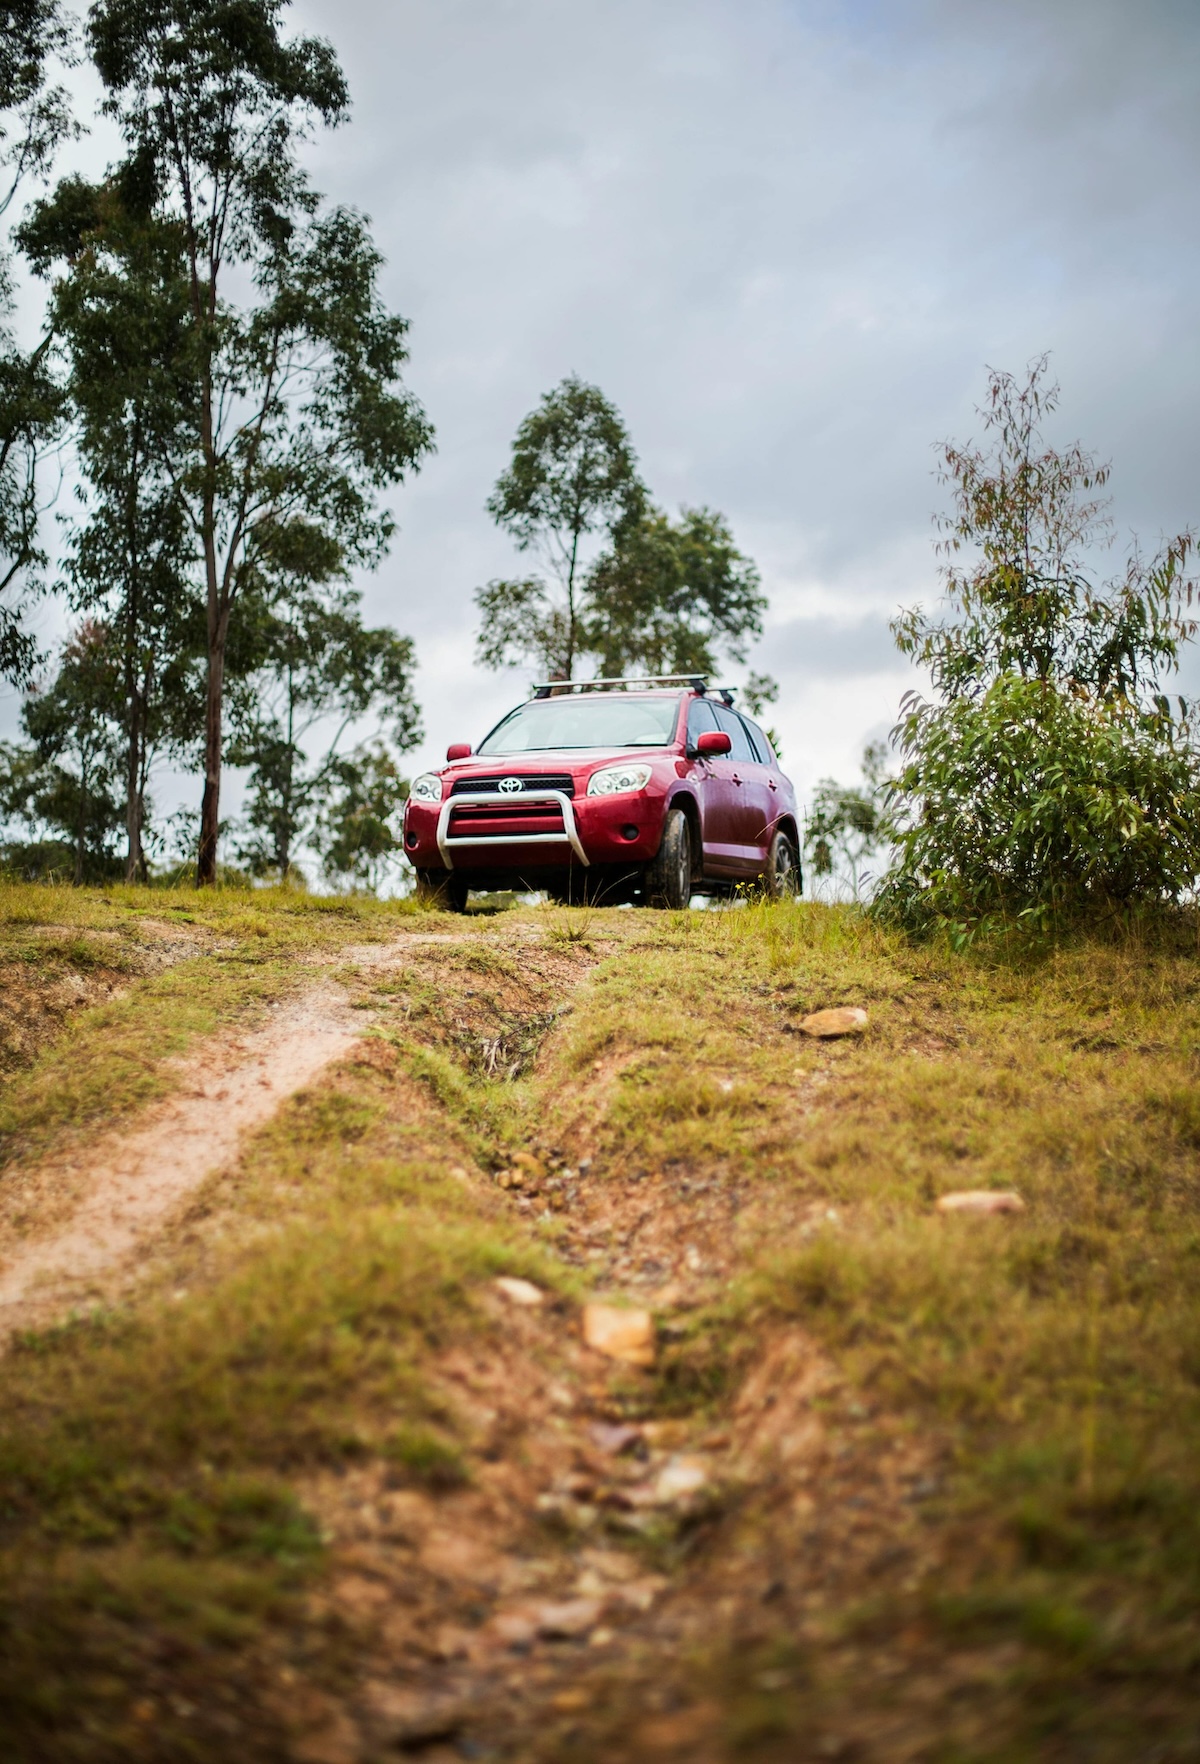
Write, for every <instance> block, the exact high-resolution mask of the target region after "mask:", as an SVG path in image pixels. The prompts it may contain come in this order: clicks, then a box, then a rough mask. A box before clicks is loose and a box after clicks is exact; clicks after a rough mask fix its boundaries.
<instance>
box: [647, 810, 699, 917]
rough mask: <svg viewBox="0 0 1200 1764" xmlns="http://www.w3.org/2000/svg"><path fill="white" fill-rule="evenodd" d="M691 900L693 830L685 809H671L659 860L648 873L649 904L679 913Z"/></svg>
mask: <svg viewBox="0 0 1200 1764" xmlns="http://www.w3.org/2000/svg"><path fill="white" fill-rule="evenodd" d="M691 898H692V830H691V828H690V826H689V825H688V818H687V816H686V815H685V814H684V812H683V810H682V809H668V810H667V818H666V820H665V821H664V822H663V833H662V843H661V844H660V846H659V848H658V856H657V857H656V858H655V860H654V862H653V863H652V864H650V865H649V867H648V868H647V870H646V900H647V902H648V904H649V905H650V906H653V907H667V908H670V909H671V910H672V911H675V912H678V911H680V910H681V909H682V908H683V907H686V906H687V904H688V902H689V900H691Z"/></svg>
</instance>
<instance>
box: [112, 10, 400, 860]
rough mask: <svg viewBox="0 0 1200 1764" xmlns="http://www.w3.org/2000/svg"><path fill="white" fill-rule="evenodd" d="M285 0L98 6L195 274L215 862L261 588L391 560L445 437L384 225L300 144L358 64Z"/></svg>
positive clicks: (209, 796)
mask: <svg viewBox="0 0 1200 1764" xmlns="http://www.w3.org/2000/svg"><path fill="white" fill-rule="evenodd" d="M283 13H284V6H283V4H282V0H244V4H241V5H239V6H237V7H234V8H230V7H229V6H227V5H225V4H223V3H222V0H202V3H200V4H196V3H195V0H186V3H185V0H101V3H100V4H98V5H97V6H96V7H94V8H93V10H92V12H91V14H90V17H89V25H88V33H89V42H90V46H91V49H92V53H93V56H94V59H95V62H96V66H97V69H98V71H99V73H100V77H101V79H102V80H103V82H104V85H105V87H106V89H107V92H108V94H109V96H108V100H107V108H108V110H109V112H110V113H111V114H112V116H113V117H114V118H115V119H116V122H117V124H118V127H119V128H120V130H121V133H122V136H123V138H124V141H125V144H126V149H127V157H126V161H125V164H124V166H123V167H122V169H121V174H120V175H121V178H122V180H123V181H124V182H125V184H126V185H127V186H128V187H131V188H137V189H138V190H139V191H141V192H142V194H143V196H144V199H145V206H146V209H147V211H148V213H149V214H150V215H151V216H152V217H153V219H154V221H155V222H156V224H159V225H162V226H166V227H174V228H176V229H177V230H178V235H179V241H180V252H181V256H182V259H183V265H184V278H185V282H186V286H187V303H186V323H185V328H184V338H183V350H182V354H181V360H182V362H183V365H184V370H185V378H184V383H183V386H182V389H181V393H180V396H181V399H182V400H183V404H184V409H185V422H184V430H185V437H186V439H185V441H184V443H183V444H182V445H181V446H180V447H179V448H178V450H177V451H175V452H173V454H172V455H171V459H170V478H171V482H172V484H173V486H174V487H175V489H176V490H177V491H178V493H179V495H180V496H181V497H182V498H183V501H184V505H185V508H186V511H187V517H188V520H189V523H190V525H191V527H192V529H193V531H194V533H195V535H196V542H197V548H198V552H199V554H200V558H201V562H202V570H203V580H204V597H205V603H206V693H205V749H204V751H205V759H204V765H205V786H204V796H203V802H202V809H201V827H200V851H199V876H200V879H201V880H202V881H204V882H210V881H212V880H214V879H215V875H216V862H217V840H218V833H219V799H220V779H221V766H222V759H223V741H224V693H225V673H226V666H227V659H228V650H229V646H230V643H231V632H232V631H233V628H234V627H236V626H237V625H239V624H240V623H241V620H242V613H243V608H244V607H245V606H246V605H247V604H248V603H249V602H250V601H251V600H252V599H253V598H254V595H255V593H256V592H261V590H262V588H263V586H264V584H265V583H270V582H276V581H278V580H279V579H280V578H281V576H283V575H286V574H287V573H288V572H289V569H290V568H291V567H293V566H294V561H295V560H296V559H297V558H303V557H305V556H307V555H309V554H310V553H313V552H315V553H316V554H317V555H318V556H319V557H320V558H321V559H322V569H321V572H320V574H321V576H322V577H323V578H324V579H329V577H330V576H332V575H333V574H335V573H336V572H337V571H338V570H340V569H345V568H348V567H350V566H352V565H354V564H360V565H362V564H365V565H370V564H373V563H375V562H376V561H377V560H378V559H379V558H380V556H382V554H383V552H384V551H385V550H386V547H387V544H388V541H389V538H390V536H391V532H392V526H393V523H392V519H391V516H390V515H389V514H388V512H387V510H386V509H385V508H382V507H381V506H380V502H379V498H380V497H381V495H382V494H383V493H384V492H386V491H387V490H388V489H389V488H390V487H391V486H392V485H394V484H395V483H397V482H399V481H400V480H401V479H402V478H403V477H404V475H405V474H406V472H407V471H409V470H410V469H411V468H412V467H414V466H415V465H416V464H417V463H418V462H419V461H420V459H421V458H422V457H423V456H424V455H425V454H426V453H427V452H428V450H429V448H430V445H431V431H430V428H429V424H428V423H427V421H426V419H425V416H424V413H423V411H422V410H421V408H420V406H419V404H418V403H417V401H416V400H415V399H414V398H413V397H412V396H411V395H410V394H409V393H408V392H406V391H405V390H404V389H403V387H402V385H401V383H400V373H401V369H402V367H403V364H404V362H405V361H406V360H407V349H406V342H405V339H406V333H407V324H406V322H405V321H404V320H403V319H401V318H399V317H397V316H395V315H393V314H390V313H388V312H387V311H386V309H385V308H384V306H383V304H382V302H381V300H380V297H379V292H378V279H379V271H380V267H381V259H380V257H379V253H378V251H377V250H376V248H375V246H374V244H373V242H372V240H371V237H370V234H369V231H368V228H367V223H366V221H365V220H364V218H363V217H362V216H361V215H359V214H356V213H353V212H352V211H350V210H347V209H340V208H335V209H330V210H327V211H324V212H321V210H320V200H319V198H318V196H317V194H316V192H315V191H314V190H313V189H312V188H311V186H310V184H309V182H308V180H307V178H306V177H305V175H304V173H303V171H302V169H301V167H300V164H299V157H298V156H299V150H300V146H301V143H302V142H303V140H304V138H305V136H306V135H307V133H308V132H309V130H310V129H311V127H312V125H313V124H314V123H315V122H318V121H320V122H323V123H324V124H326V125H327V126H335V125H336V124H337V123H339V122H340V121H342V120H343V119H344V117H345V114H346V109H347V102H348V100H347V94H346V87H345V81H344V79H343V76H342V73H341V70H340V68H339V67H338V65H337V62H336V60H335V58H334V55H333V51H332V50H331V48H330V47H329V45H328V44H327V43H325V42H323V41H320V40H318V39H316V38H311V37H298V38H293V39H285V38H284V36H283V35H282V33H281V23H282V18H283ZM248 289H250V290H252V292H251V293H249V294H247V292H246V291H247V290H248ZM234 640H235V639H234Z"/></svg>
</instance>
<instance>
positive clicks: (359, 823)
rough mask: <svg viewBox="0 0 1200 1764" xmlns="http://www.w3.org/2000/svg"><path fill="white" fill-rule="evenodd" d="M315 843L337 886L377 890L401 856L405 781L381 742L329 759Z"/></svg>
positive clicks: (325, 868)
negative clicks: (401, 817) (401, 822)
mask: <svg viewBox="0 0 1200 1764" xmlns="http://www.w3.org/2000/svg"><path fill="white" fill-rule="evenodd" d="M324 784H325V790H324V794H323V796H322V799H321V806H320V810H319V813H318V816H317V826H316V833H315V837H314V843H315V844H316V847H317V850H318V851H319V852H320V854H321V862H322V865H323V867H324V870H325V874H326V875H327V876H328V877H329V878H330V879H331V880H332V881H334V882H337V883H339V884H341V885H343V886H344V885H346V884H350V885H351V886H359V887H365V888H369V889H376V888H378V887H379V885H380V883H381V882H382V880H383V878H384V876H385V875H386V874H387V872H388V870H389V869H390V868H392V867H394V866H395V864H396V863H397V861H398V859H399V857H400V854H401V838H400V831H399V827H400V816H401V814H402V813H403V810H404V804H405V802H406V801H407V800H408V782H407V780H406V779H405V778H402V777H401V775H400V771H399V768H398V767H397V765H396V762H395V760H394V758H393V757H392V755H391V754H390V753H389V752H388V750H387V748H386V747H385V746H384V744H383V743H382V742H371V743H366V744H365V745H363V746H361V747H358V748H356V749H355V750H354V751H353V753H349V754H345V755H344V756H342V757H340V758H338V759H335V760H332V761H331V762H330V763H329V766H328V768H327V771H326V777H325V780H324Z"/></svg>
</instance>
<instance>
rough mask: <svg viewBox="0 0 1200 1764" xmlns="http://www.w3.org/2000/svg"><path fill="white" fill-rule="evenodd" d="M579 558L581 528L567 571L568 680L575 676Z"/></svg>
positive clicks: (575, 538) (572, 542) (576, 537)
mask: <svg viewBox="0 0 1200 1764" xmlns="http://www.w3.org/2000/svg"><path fill="white" fill-rule="evenodd" d="M578 558H579V528H578V527H576V529H575V531H574V533H572V535H571V564H570V568H569V569H568V571H567V654H566V663H567V668H566V674H567V679H568V680H573V679H574V678H575V565H576V563H577V561H578Z"/></svg>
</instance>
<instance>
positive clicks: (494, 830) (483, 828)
mask: <svg viewBox="0 0 1200 1764" xmlns="http://www.w3.org/2000/svg"><path fill="white" fill-rule="evenodd" d="M447 832H448V834H449V836H450V838H451V839H499V840H504V839H514V838H519V837H520V836H521V835H522V834H529V833H557V834H561V835H562V836H563V837H564V838H565V837H566V835H565V831H564V828H563V818H562V810H561V809H560V808H559V807H558V805H557V803H553V802H550V803H532V802H522V801H521V798H520V797H519V796H518V797H516V798H514V799H511V800H509V801H508V802H506V801H505V800H504V798H503V797H500V799H499V800H498V801H497V803H496V806H495V808H493V807H492V805H491V803H489V802H474V803H467V804H465V805H464V806H463V807H462V808H456V809H454V810H453V811H452V812H451V815H450V823H449V826H448V828H447Z"/></svg>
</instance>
